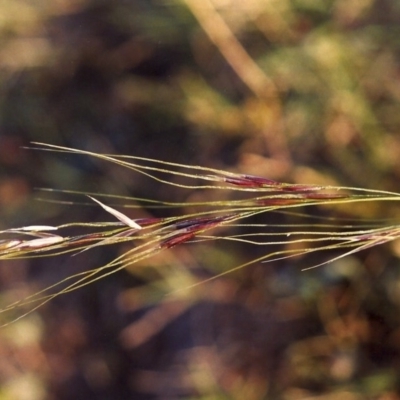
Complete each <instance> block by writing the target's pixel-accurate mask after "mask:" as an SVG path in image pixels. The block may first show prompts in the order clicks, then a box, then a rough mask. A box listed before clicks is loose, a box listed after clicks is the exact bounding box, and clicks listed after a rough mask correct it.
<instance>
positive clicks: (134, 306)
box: [0, 0, 400, 400]
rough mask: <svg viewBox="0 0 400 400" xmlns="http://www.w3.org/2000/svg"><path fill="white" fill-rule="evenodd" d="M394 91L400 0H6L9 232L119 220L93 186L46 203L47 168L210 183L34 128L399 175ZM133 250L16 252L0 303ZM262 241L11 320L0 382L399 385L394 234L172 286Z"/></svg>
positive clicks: (279, 172)
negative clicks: (170, 295)
mask: <svg viewBox="0 0 400 400" xmlns="http://www.w3.org/2000/svg"><path fill="white" fill-rule="evenodd" d="M399 100H400V3H399V2H398V1H396V0H380V1H374V0H326V1H310V0H130V1H129V0H116V1H102V0H92V1H91V0H35V1H24V0H3V1H2V2H0V229H6V228H9V227H16V226H23V225H29V224H39V223H40V224H53V225H56V224H59V223H62V222H68V221H99V220H104V219H106V218H107V217H109V216H107V215H105V214H104V211H103V210H101V209H99V207H96V206H88V205H84V204H80V203H81V202H87V201H86V200H84V199H82V197H79V196H75V197H74V196H72V197H68V195H67V194H65V195H63V194H57V193H53V194H50V197H52V198H53V199H59V200H65V201H66V203H48V202H42V201H40V198H41V197H43V196H44V194H43V193H42V192H40V191H37V190H36V188H39V187H47V188H54V189H67V190H78V191H79V190H85V191H90V192H95V193H96V192H97V193H111V194H120V195H123V196H129V195H132V196H133V195H134V196H137V197H146V198H147V197H148V198H153V199H161V200H165V201H180V202H184V201H188V200H190V199H193V198H195V199H199V198H200V199H202V198H204V199H207V194H202V193H192V192H185V191H182V190H178V189H176V188H166V187H163V186H162V185H158V184H156V183H154V182H152V181H149V180H146V179H144V178H143V177H140V176H137V175H135V174H134V173H133V172H132V171H124V170H123V169H120V168H116V167H115V166H112V165H107V164H103V163H99V162H94V161H93V160H89V159H87V158H85V157H77V156H66V155H62V154H47V153H46V154H44V153H43V152H35V151H30V150H27V149H24V146H29V145H30V143H31V142H32V141H39V142H46V143H51V144H57V145H64V146H69V147H77V148H80V149H84V150H89V151H95V152H105V153H116V154H132V155H137V156H145V157H152V158H159V159H163V160H169V161H175V162H180V163H187V164H198V165H204V166H210V167H215V168H223V169H229V170H232V171H238V172H243V173H249V174H255V175H261V176H265V177H268V178H271V179H277V180H282V181H288V182H297V183H317V184H340V185H346V186H357V187H365V188H370V189H384V190H393V191H400V184H399V175H400V102H399ZM71 202H74V203H75V204H71ZM186 211H187V210H186ZM174 212H185V208H184V207H183V208H182V210H180V211H179V210H178V211H176V210H175V211H174ZM347 212H349V213H350V214H352V215H353V216H355V217H359V218H363V219H365V220H369V219H372V218H389V217H390V218H393V220H394V218H395V217H396V216H398V211H396V207H395V205H387V204H386V205H385V206H382V205H379V204H377V205H370V206H368V207H355V208H354V209H353V210H350V211H349V210H347ZM135 213H138V214H135ZM171 213H172V211H167V210H164V211H160V210H149V209H146V208H145V207H143V209H142V210H140V211H131V214H130V215H132V216H136V215H146V216H150V215H156V216H162V215H171ZM254 222H256V221H254ZM275 222H276V221H275ZM124 250H127V248H125V249H124V248H123V247H121V248H115V249H103V248H94V249H92V250H91V251H88V252H84V253H82V254H80V255H78V256H75V257H58V258H45V259H32V260H28V261H26V260H15V261H1V263H0V287H1V291H0V302H1V303H2V304H7V303H9V302H10V301H13V300H15V299H18V298H22V297H24V296H26V295H28V294H30V293H33V292H35V291H36V290H38V289H40V287H43V286H44V285H48V284H51V283H53V282H56V281H58V280H60V279H62V278H63V277H66V276H68V275H69V274H72V273H76V272H79V271H83V270H86V269H88V268H94V267H96V266H99V265H102V264H104V263H105V262H107V261H108V260H110V259H112V258H113V257H115V256H117V255H119V254H121V253H122V252H123V251H124ZM260 252H262V249H259V248H257V249H254V248H252V247H246V246H235V247H226V248H222V249H221V248H218V247H213V246H210V245H209V246H191V245H184V246H181V247H176V248H174V249H171V250H170V251H166V252H165V253H164V254H163V255H160V256H158V257H156V258H155V259H149V260H147V261H145V262H142V263H141V265H138V266H137V267H136V268H133V267H132V268H130V269H129V270H127V271H124V272H121V273H118V274H116V275H114V276H110V277H109V278H107V279H105V280H103V281H101V282H98V283H95V284H93V285H90V286H89V287H86V288H84V289H82V290H79V291H77V292H74V293H72V294H69V295H65V296H62V297H60V298H58V299H56V300H54V301H53V302H51V303H49V304H48V305H46V306H44V307H43V308H41V309H40V310H38V311H36V312H34V313H32V314H30V315H29V316H27V317H26V318H24V319H22V320H19V321H17V322H15V323H14V324H12V325H10V326H8V327H6V328H3V329H1V330H0V399H2V400H3V399H4V400H15V399H20V400H42V399H43V400H44V399H46V400H58V399H60V400H64V399H65V400H69V399H96V400H97V399H99V400H100V399H138V400H144V399H168V400H170V399H221V400H222V399H224V400H225V399H237V400H239V399H246V400H260V399H284V400H292V399H345V400H353V399H357V400H358V399H380V400H389V399H390V400H394V399H399V398H400V353H399V351H400V329H399V328H400V274H399V272H400V263H399V260H398V257H399V255H400V248H399V246H398V245H396V243H394V244H393V245H390V246H384V247H382V248H374V249H369V250H368V251H365V252H363V253H360V254H359V255H357V256H352V257H348V258H346V259H343V260H341V261H340V262H336V263H332V264H330V265H328V266H324V267H322V268H320V269H318V270H315V271H309V272H300V269H301V267H304V266H306V264H305V263H304V261H302V259H296V260H291V261H290V262H286V263H279V264H278V263H277V264H276V265H266V264H260V265H254V266H252V267H249V268H247V269H246V270H242V271H239V272H236V273H233V274H232V275H227V276H225V277H223V278H222V277H221V279H218V280H215V281H212V282H209V283H207V284H204V285H203V286H201V289H200V290H198V291H196V294H195V295H185V296H182V298H181V299H178V300H176V301H174V302H166V301H165V299H164V297H163V296H162V293H165V292H168V290H170V291H172V290H174V289H175V290H176V289H177V288H180V287H184V286H185V285H187V282H191V280H190V279H191V274H194V272H193V271H196V274H199V271H200V273H201V274H203V275H202V276H204V277H209V276H212V275H213V274H215V273H218V272H221V271H223V270H226V269H229V268H232V267H234V266H236V265H237V264H239V263H240V262H242V261H246V260H249V259H250V258H251V257H256V256H257V255H260ZM321 257H322V258H321V260H322V261H323V260H324V259H323V256H321ZM16 316H18V314H15V315H11V316H10V315H7V316H4V317H2V322H7V318H12V317H16Z"/></svg>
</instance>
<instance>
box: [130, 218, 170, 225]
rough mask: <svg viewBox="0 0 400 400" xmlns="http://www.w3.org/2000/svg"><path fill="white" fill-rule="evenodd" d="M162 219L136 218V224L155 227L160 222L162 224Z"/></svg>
mask: <svg viewBox="0 0 400 400" xmlns="http://www.w3.org/2000/svg"><path fill="white" fill-rule="evenodd" d="M163 221H164V218H138V219H136V222H137V223H138V224H139V225H141V226H150V225H155V224H158V223H160V222H163Z"/></svg>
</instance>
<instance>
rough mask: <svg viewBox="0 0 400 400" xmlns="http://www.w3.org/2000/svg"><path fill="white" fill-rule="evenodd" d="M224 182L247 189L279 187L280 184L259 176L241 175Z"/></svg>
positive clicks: (227, 178)
mask: <svg viewBox="0 0 400 400" xmlns="http://www.w3.org/2000/svg"><path fill="white" fill-rule="evenodd" d="M224 181H225V182H227V183H231V184H232V185H236V186H242V187H249V188H252V187H253V188H258V187H264V186H267V187H269V186H278V187H279V186H280V185H281V184H280V183H278V182H276V181H273V180H271V179H267V178H261V177H259V176H252V175H241V176H239V177H226V178H224Z"/></svg>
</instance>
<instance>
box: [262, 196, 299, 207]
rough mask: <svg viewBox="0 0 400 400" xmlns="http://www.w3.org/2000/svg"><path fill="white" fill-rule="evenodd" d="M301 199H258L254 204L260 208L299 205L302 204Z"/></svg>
mask: <svg viewBox="0 0 400 400" xmlns="http://www.w3.org/2000/svg"><path fill="white" fill-rule="evenodd" d="M303 201H304V199H303V198H302V197H295V198H287V199H285V198H271V199H259V200H256V204H257V205H260V206H286V205H291V204H299V203H301V202H303Z"/></svg>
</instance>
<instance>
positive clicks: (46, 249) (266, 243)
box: [0, 143, 400, 321]
mask: <svg viewBox="0 0 400 400" xmlns="http://www.w3.org/2000/svg"><path fill="white" fill-rule="evenodd" d="M34 148H35V149H37V150H43V151H52V152H61V153H73V154H78V155H82V156H87V157H93V158H96V159H99V160H102V161H107V162H110V163H114V164H117V165H120V166H122V167H125V168H127V169H130V170H132V171H133V172H135V173H138V174H142V175H144V176H146V177H148V178H150V179H153V180H154V181H156V182H158V183H160V184H165V185H172V186H175V187H179V188H181V189H187V190H194V189H195V190H204V191H229V192H237V194H238V195H239V196H237V197H239V198H235V199H230V198H229V197H227V196H221V197H223V200H220V201H215V200H214V201H199V202H177V203H174V202H164V201H161V200H151V199H142V198H134V197H132V198H126V197H122V196H117V195H110V194H94V193H83V192H72V191H69V193H73V194H77V195H81V196H84V197H85V198H86V199H87V200H88V201H90V202H92V203H93V204H96V205H98V206H99V207H101V208H103V209H104V210H105V211H106V212H107V213H108V214H110V216H111V219H112V221H111V222H97V223H83V222H70V223H68V224H63V225H59V226H48V225H31V226H23V227H20V228H11V229H7V230H4V231H2V232H0V233H1V235H2V237H3V239H2V240H1V241H0V259H2V260H5V259H19V258H32V257H44V256H57V255H60V254H65V253H72V254H79V253H80V252H83V251H89V250H90V249H92V248H93V247H96V246H108V245H116V244H121V243H127V242H128V243H131V246H130V247H129V249H128V250H127V251H126V252H125V253H123V254H122V255H120V256H118V257H117V258H115V259H114V260H113V261H111V262H109V263H107V264H105V265H102V266H99V267H98V268H95V269H92V270H87V271H84V272H80V273H77V274H73V275H70V276H68V277H67V278H65V279H63V280H62V281H60V282H58V283H56V284H54V285H51V286H49V287H47V288H45V289H43V290H41V291H39V292H37V293H35V294H33V295H30V296H28V297H25V298H23V299H21V300H19V301H17V302H14V303H12V304H10V305H8V306H7V307H4V308H3V309H2V310H1V312H3V313H4V312H8V311H12V310H15V309H16V308H18V309H22V310H24V311H21V315H20V316H19V317H17V319H19V318H22V317H23V316H25V315H26V314H28V313H29V312H32V311H33V310H35V309H37V308H38V307H40V306H41V305H43V304H45V303H46V302H48V301H50V300H51V299H53V298H55V297H57V296H59V295H61V294H64V293H69V292H72V291H74V290H76V289H79V288H82V287H84V286H86V285H88V284H91V283H93V282H95V281H97V280H99V279H103V278H105V277H107V276H109V275H111V274H113V273H115V272H117V271H119V270H121V269H124V268H126V267H130V266H132V265H135V264H138V263H140V262H142V261H143V260H146V259H148V258H150V257H153V256H155V255H156V254H158V253H161V252H163V251H167V250H168V249H171V248H174V247H175V246H178V245H183V244H185V243H198V242H200V243H204V242H221V241H225V242H234V243H243V244H251V245H254V246H259V247H261V248H263V249H265V252H264V253H263V255H261V256H259V257H257V258H256V259H251V260H250V261H246V262H244V263H242V264H240V265H232V266H230V267H229V268H227V269H226V270H224V271H223V272H220V273H217V274H215V275H214V276H212V277H211V278H207V279H206V280H207V281H209V280H212V279H215V278H216V277H219V276H221V275H225V274H228V273H231V272H232V271H234V270H239V269H241V268H244V267H246V266H248V265H250V264H255V263H266V262H272V261H277V260H281V259H285V258H291V257H296V256H299V255H304V254H309V253H315V252H318V251H325V250H331V251H335V252H336V253H335V255H334V256H331V257H330V258H328V259H326V260H324V261H322V262H320V263H318V264H312V265H309V266H307V267H306V268H305V269H311V268H315V267H318V266H321V265H323V264H327V263H329V262H331V261H333V260H337V259H339V258H342V257H344V256H346V255H349V254H354V253H356V252H359V251H361V250H364V249H367V248H369V247H372V246H376V245H380V244H383V243H386V242H390V241H393V240H395V239H397V238H399V237H400V224H395V223H394V224H388V223H387V221H385V222H384V223H373V222H371V223H369V224H368V225H367V224H360V223H358V222H354V221H352V220H346V219H337V218H330V219H329V218H328V219H323V220H319V219H318V218H316V219H312V218H311V219H310V218H309V219H307V218H306V216H307V212H306V211H307V209H306V208H305V207H311V206H318V207H320V206H324V207H328V208H331V207H333V206H343V205H344V206H345V205H351V204H359V203H365V202H377V201H386V202H389V201H390V202H394V201H399V200H400V195H399V194H397V193H392V192H388V191H381V190H369V189H359V188H353V187H340V186H321V185H310V184H304V185H303V184H292V183H282V182H277V181H275V180H271V179H268V178H263V177H258V176H252V175H245V174H238V173H233V172H227V171H222V170H218V169H213V168H207V167H201V166H189V165H183V164H178V163H172V162H166V161H160V160H154V159H150V158H143V157H135V156H121V155H110V154H98V153H94V152H89V151H83V150H78V149H71V148H67V147H61V146H55V145H49V144H43V143H34ZM172 178H174V179H172ZM66 192H67V193H68V191H66ZM99 198H101V200H99ZM115 198H118V200H120V201H121V200H124V201H125V200H130V203H128V204H123V205H122V206H124V207H140V206H138V205H137V204H138V202H140V203H141V204H145V205H146V208H148V209H151V208H160V209H163V208H169V209H176V210H177V215H174V216H168V217H165V218H160V217H148V216H147V217H144V218H137V219H131V218H130V217H128V216H127V215H126V214H125V213H123V212H121V211H119V210H117V209H116V208H115V207H116V206H111V205H108V204H106V203H109V202H110V201H112V200H114V199H115ZM122 206H121V208H122ZM182 207H186V208H187V209H189V210H190V212H184V213H179V210H181V209H182ZM118 208H119V207H118ZM267 213H283V214H286V215H289V216H295V217H296V216H297V217H299V218H300V219H303V220H304V219H307V222H299V223H292V224H284V223H278V224H276V225H274V224H273V223H271V222H270V223H268V222H267V223H254V222H253V221H254V219H253V218H252V217H254V216H257V215H261V214H267ZM70 228H75V229H79V230H80V231H81V233H79V234H78V235H72V236H69V235H66V234H65V232H68V231H70ZM241 229H242V230H241ZM243 232H245V233H243ZM299 244H300V246H299ZM276 246H279V247H278V249H277V247H276ZM206 280H204V278H203V279H199V280H197V281H195V282H194V283H192V284H190V285H189V286H186V287H183V288H182V289H188V288H189V287H194V286H197V285H200V284H202V283H204V282H205V281H206ZM26 310H27V311H26ZM14 321H15V319H14Z"/></svg>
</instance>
